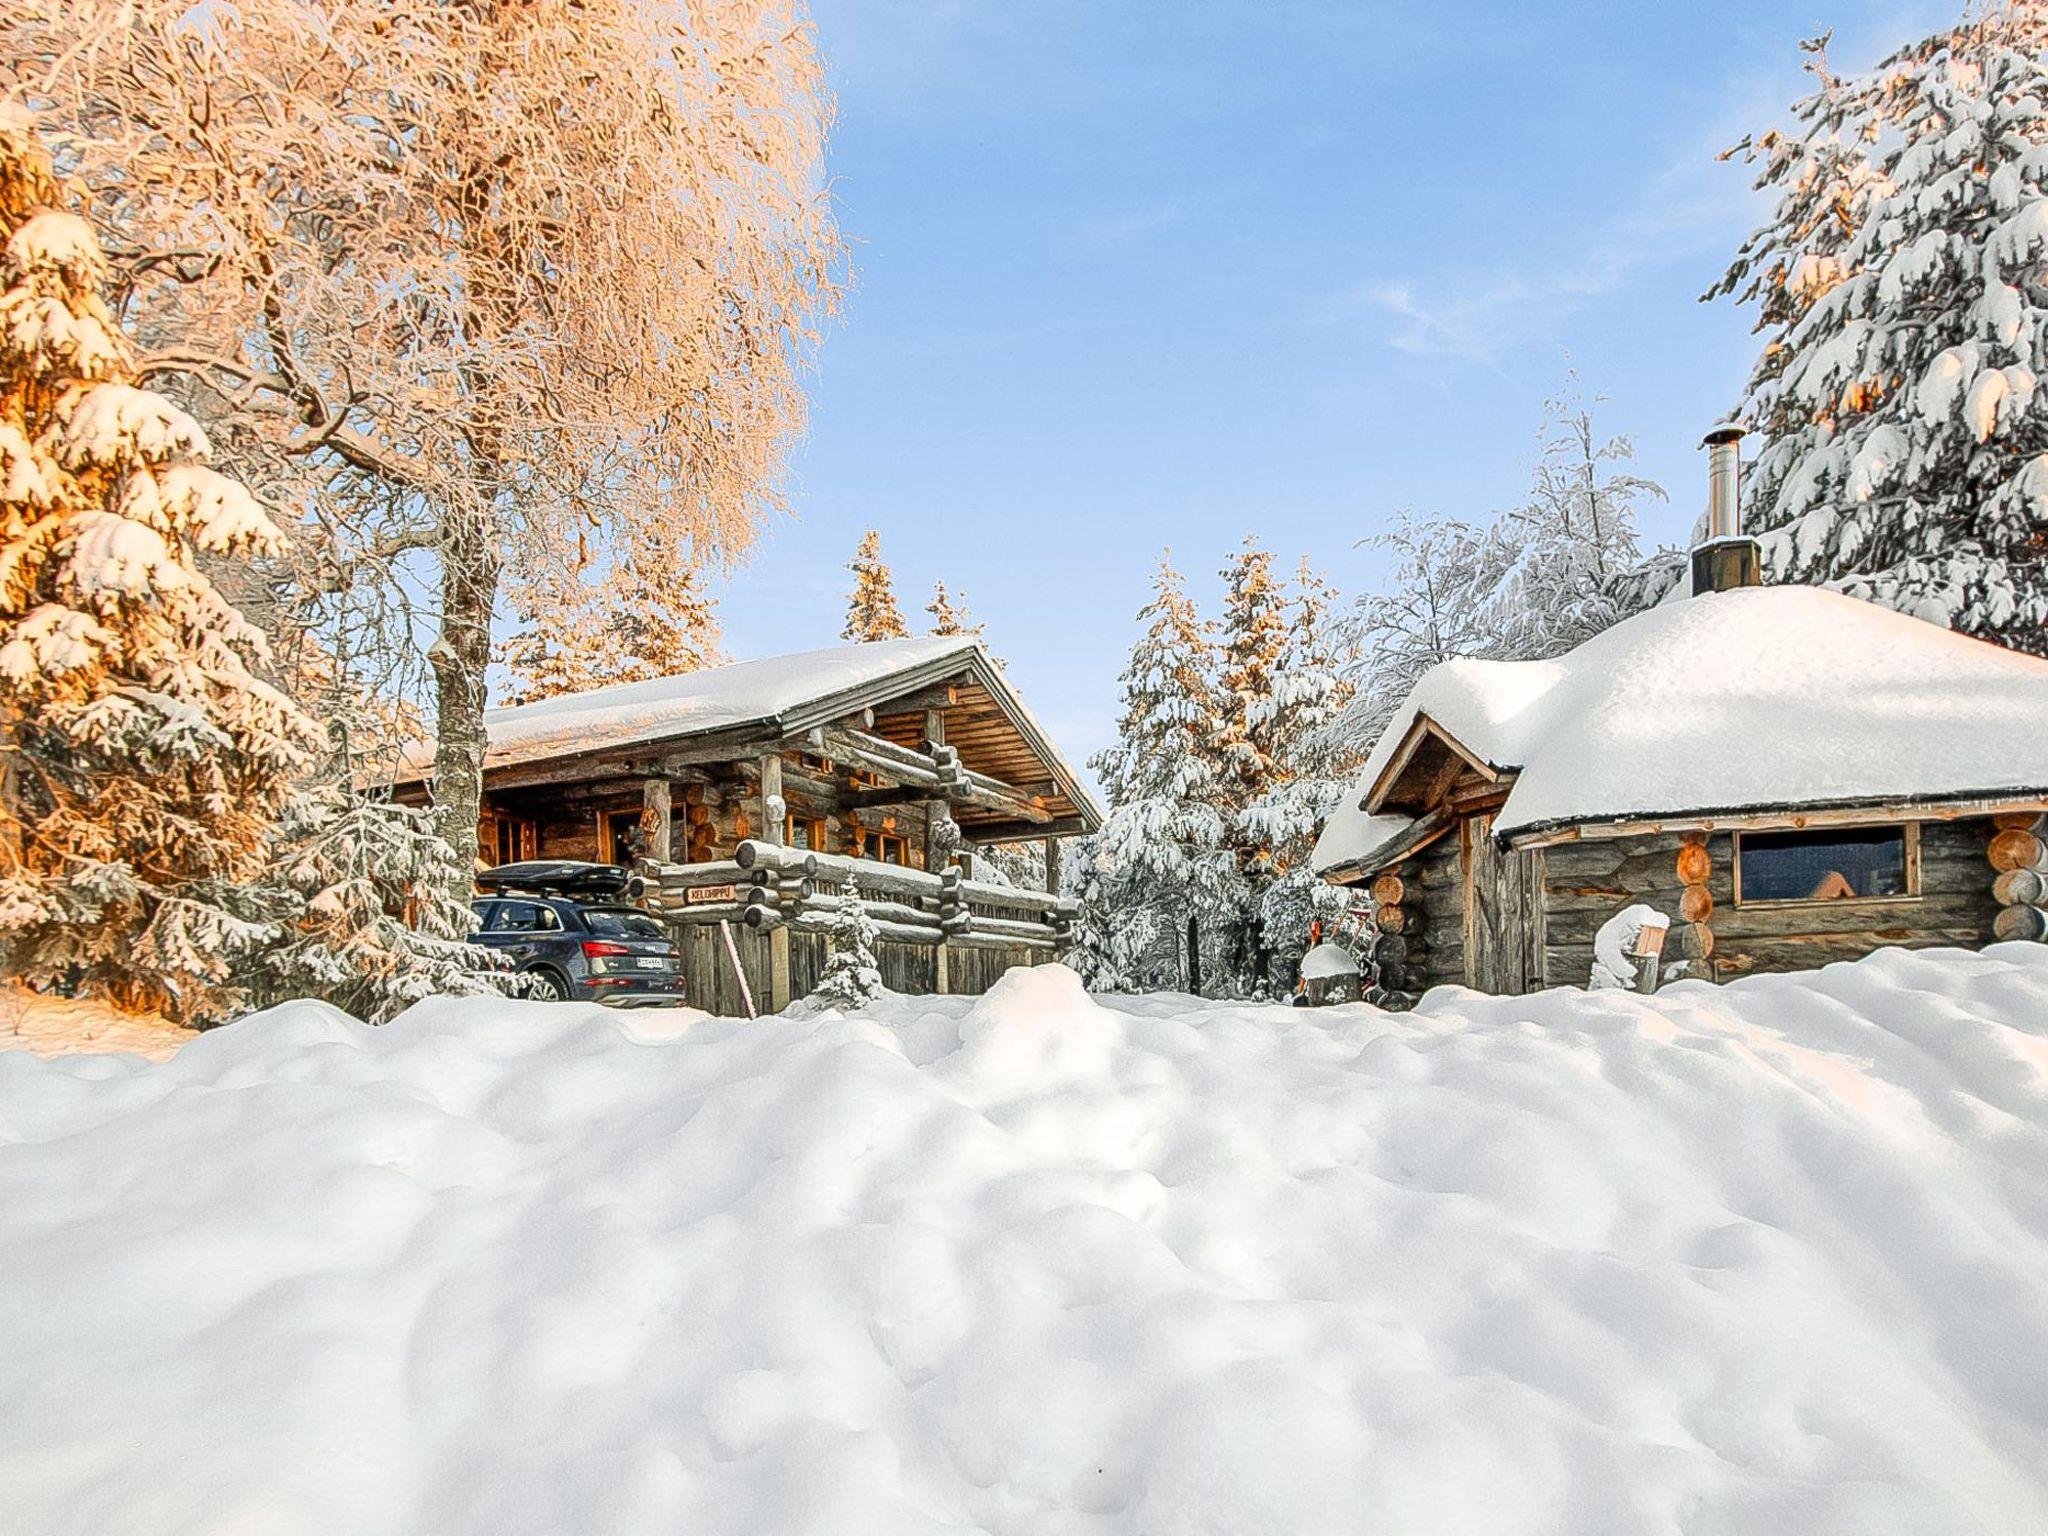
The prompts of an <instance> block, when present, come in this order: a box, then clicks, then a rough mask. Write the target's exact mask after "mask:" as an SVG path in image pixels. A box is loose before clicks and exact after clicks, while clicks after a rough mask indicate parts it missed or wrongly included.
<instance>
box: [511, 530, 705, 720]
mask: <svg viewBox="0 0 2048 1536" xmlns="http://www.w3.org/2000/svg"><path fill="white" fill-rule="evenodd" d="M693 560H694V557H693V554H692V551H691V550H689V549H688V548H687V547H684V548H666V549H665V548H662V547H659V546H658V545H657V544H655V543H653V542H651V541H629V543H628V545H627V547H626V549H625V550H624V552H623V553H622V554H621V555H620V556H619V557H618V558H617V559H616V560H615V561H614V562H613V564H612V565H611V567H610V569H608V570H605V571H603V572H602V573H598V574H595V575H594V576H593V573H592V572H590V571H588V570H587V569H581V568H579V569H571V570H567V571H560V572H556V573H553V574H552V575H547V574H532V573H529V574H528V576H527V577H526V578H525V580H523V581H521V582H519V583H517V584H516V585H515V587H514V595H513V601H514V605H515V606H516V607H517V608H518V609H519V610H520V612H521V613H522V614H523V615H524V616H525V619H526V625H525V627H524V628H523V629H521V630H520V632H519V633H517V634H515V635H513V636H512V638H511V639H509V640H508V641H506V642H505V647H504V655H503V659H504V662H505V665H506V668H507V670H508V671H509V672H510V674H511V677H510V681H511V687H510V689H509V691H508V698H509V701H510V702H511V703H514V704H526V703H530V702H532V701H533V700H535V699H545V698H552V697H554V696H555V695H557V694H564V693H581V692H583V691H585V690H586V689H590V688H602V687H604V686H605V685H606V684H609V683H637V682H644V681H646V680H648V679H650V678H656V677H675V676H678V675H679V674H682V673H685V672H695V671H698V670H700V669H701V668H704V667H710V666H717V665H718V664H719V663H720V662H721V661H723V660H724V656H723V655H722V653H721V651H720V647H719V641H720V628H719V623H718V614H717V609H716V607H715V606H714V604H713V602H712V600H711V598H710V597H708V596H707V595H706V594H705V592H704V590H703V587H702V585H701V584H700V580H699V573H698V571H697V569H696V567H695V565H694V563H693Z"/></svg>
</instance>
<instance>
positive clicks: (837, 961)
mask: <svg viewBox="0 0 2048 1536" xmlns="http://www.w3.org/2000/svg"><path fill="white" fill-rule="evenodd" d="M881 937H882V931H881V929H880V928H878V927H877V926H876V925H875V920H874V918H873V917H871V916H869V914H868V909H867V907H866V905H865V904H864V903H863V902H862V901H861V899H860V882H859V881H858V880H856V879H852V878H850V877H849V878H848V880H847V882H846V885H845V887H844V888H843V889H842V890H841V891H840V893H839V911H838V913H837V915H836V916H835V917H834V918H833V920H832V928H831V931H830V933H829V934H828V935H827V939H828V940H829V942H830V944H831V953H830V954H829V955H828V956H827V957H826V959H825V971H824V974H823V975H822V976H820V977H819V979H818V985H817V987H816V989H815V990H814V991H812V993H811V995H810V1001H811V1002H812V1003H813V1004H814V1005H816V1006H817V1007H820V1008H841V1009H846V1010H848V1011H851V1010H853V1009H856V1008H865V1007H866V1006H867V1005H868V1004H869V1003H872V1002H874V1001H875V1000H876V999H877V998H879V997H880V996H881V995H882V967H881V964H880V962H879V961H877V960H876V959H875V945H876V944H878V943H879V942H881Z"/></svg>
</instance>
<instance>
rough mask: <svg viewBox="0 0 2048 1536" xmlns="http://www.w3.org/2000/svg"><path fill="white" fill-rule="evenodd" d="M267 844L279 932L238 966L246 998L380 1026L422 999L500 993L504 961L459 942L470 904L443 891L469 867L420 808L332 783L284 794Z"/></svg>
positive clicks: (504, 978)
mask: <svg viewBox="0 0 2048 1536" xmlns="http://www.w3.org/2000/svg"><path fill="white" fill-rule="evenodd" d="M273 847H274V850H275V851H274V853H273V856H272V861H271V870H270V879H269V884H270V886H271V887H272V890H273V894H272V896H271V901H272V903H273V907H272V910H273V911H275V913H276V914H277V917H278V919H279V922H280V925H281V930H282V931H281V933H280V935H279V937H278V938H277V939H276V940H275V941H274V942H272V943H270V944H267V945H265V946H264V947H262V948H261V949H259V950H256V951H255V952H253V953H252V954H251V955H250V956H249V957H248V960H247V962H246V963H245V965H244V966H243V967H241V968H240V971H239V973H238V979H240V980H241V981H242V982H243V983H244V985H245V986H246V988H247V990H248V993H249V995H250V998H251V1001H252V1002H254V1003H256V1004H258V1005H263V1004H268V1003H275V1002H282V1001H284V1000H285V999H287V998H293V997H319V998H323V999H325V1000H326V1001H328V1002H330V1003H333V1004H334V1005H335V1006H336V1007H338V1008H341V1009H344V1010H346V1011H347V1012H349V1013H352V1014H354V1015H355V1016H356V1017H357V1018H359V1019H362V1020H364V1021H366V1022H368V1023H371V1024H382V1023H384V1022H385V1021H386V1020H387V1019H390V1018H392V1017H393V1016H394V1015H396V1014H398V1013H401V1012H403V1011H404V1010H405V1009H406V1008H408V1007H410V1006H411V1005H412V1004H414V1003H416V1002H418V1001H420V999H422V998H426V997H434V996H437V995H453V996H458V997H460V996H479V995H483V994H487V993H491V992H496V991H501V990H506V988H507V984H508V983H509V982H510V981H511V978H510V977H509V976H508V975H506V974H505V972H504V961H503V958H502V957H501V956H500V955H498V953H497V952H496V951H495V950H489V949H485V948H482V947H481V946H479V945H474V944H470V943H468V942H466V940H467V938H468V935H469V931H470V929H471V927H472V926H473V925H472V922H471V913H470V908H469V905H468V903H466V902H462V901H457V900H456V899H455V898H454V897H453V896H452V895H451V894H450V892H451V891H452V890H453V889H454V888H455V886H456V885H457V884H459V883H460V880H466V879H467V878H468V877H469V874H470V871H469V869H468V867H467V865H466V864H465V863H464V862H463V861H462V860H460V859H459V858H458V856H457V855H456V853H455V852H454V850H453V849H451V848H450V847H449V846H448V844H447V842H446V841H445V840H443V839H442V837H441V836H440V835H439V833H437V832H436V831H435V829H434V822H433V817H432V816H431V814H430V813H428V812H427V811H425V810H419V809H415V808H413V807H410V806H403V805H397V804H394V803H392V802H391V801H389V800H385V799H381V798H378V797H374V796H367V795H363V794H361V793H358V792H357V791H355V790H354V789H353V788H352V787H351V786H350V785H349V784H348V783H346V782H344V781H340V780H331V781H329V782H327V783H325V784H319V785H313V786H309V787H307V788H305V789H303V790H301V791H300V792H299V793H298V794H297V795H295V796H293V798H292V800H291V801H290V803H289V804H288V805H287V806H286V808H285V813H284V816H283V819H282V820H281V821H280V823H279V825H278V827H277V830H276V834H275V837H274V839H273ZM458 877H459V878H458Z"/></svg>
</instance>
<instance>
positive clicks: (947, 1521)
mask: <svg viewBox="0 0 2048 1536" xmlns="http://www.w3.org/2000/svg"><path fill="white" fill-rule="evenodd" d="M0 1234H4V1237H0V1243H4V1251H5V1262H4V1263H0V1510H5V1511H7V1516H6V1519H5V1522H4V1523H5V1525H6V1526H7V1528H8V1529H9V1530H10V1531H17V1532H22V1533H31V1536H52V1533H67V1532H81V1533H83V1532H92V1533H95V1536H98V1533H141V1532H146V1533H150V1536H169V1533H178V1532H235V1533H238V1536H239V1533H252V1532H261V1533H266V1536H277V1533H298V1532H305V1533H322V1536H325V1533H332V1532H336V1531H347V1532H350V1533H352V1536H371V1533H390V1536H421V1533H467V1532H478V1533H485V1532H488V1533H491V1536H521V1533H542V1532H549V1533H556V1532H559V1533H575V1536H592V1533H602V1532H671V1531H687V1532H690V1533H692V1536H713V1533H720V1532H749V1533H775V1536H794V1533H804V1532H816V1533H821V1536H824V1533H829V1536H851V1533H863V1532H874V1533H885V1532H886V1533H891V1536H897V1533H916V1532H931V1533H937V1532H942V1531H943V1532H954V1533H963V1532H972V1531H982V1532H991V1533H1033V1536H1038V1533H1043V1536H1080V1533H1099V1536H1107V1533H1146V1536H1172V1533H1218V1536H1222V1533H1229V1536H1253V1533H1275V1536H1308V1533H1314V1532H1326V1531H1345V1532H1350V1531H1362V1530H1375V1531H1382V1530H1383V1531H1399V1532H1404V1533H1407V1532H1451V1531H1461V1532H1469V1531H1484V1532H1489V1533H1500V1532H1538V1531H1541V1532H1571V1533H1575V1536H1596V1533H1613V1536H1643V1533H1650V1532H1676V1531H1685V1532H1688V1533H1731V1532H1759V1533H1761V1532H1771V1533H1780V1532H1786V1531H1800V1532H1807V1533H1813V1532H1843V1533H1848V1532H1854V1533H1857V1536H1872V1533H1879V1532H1905V1531H1911V1532H1942V1533H1955V1532H1966V1531H1995V1532H2012V1531H2020V1530H2039V1529H2043V1528H2044V1527H2048V949H2044V948H2041V947H2021V946H2003V947H2000V948H1996V949H1993V950H1990V951H1988V952H1986V953H1984V954H1982V955H1966V954H1961V953H1955V952H1940V953H1920V954H1907V953H1903V952H1898V951H1890V952H1885V953H1882V954H1879V955H1877V956H1874V957H1872V958H1870V959H1868V960H1865V961H1862V962H1859V963H1857V964H1854V965H1840V966H1833V967H1830V968H1829V969H1827V970H1825V971H1822V972H1819V973H1816V974H1812V975H1807V976H1799V977H1759V978H1756V979H1753V980H1748V981H1743V982H1738V983H1736V984H1734V985H1732V986H1729V987H1725V988H1720V989H1714V988H1709V987H1707V986H1704V985H1701V984H1697V983H1684V984H1681V985H1678V986H1676V987H1673V988H1671V989H1669V990H1668V991H1666V992H1664V993H1662V994H1660V995H1658V996H1657V997H1655V998H1641V997H1637V996H1634V995H1631V994H1622V993H1607V994H1601V995H1587V994H1582V993H1575V992H1553V993H1548V994H1545V995H1543V996H1539V997H1534V998H1526V999H1488V998H1481V997H1478V996H1476V995H1474V994H1470V993H1462V992H1457V991H1450V990H1441V991H1438V992H1435V993H1432V994H1431V995H1430V998H1429V999H1428V1001H1427V1002H1426V1004H1425V1006H1424V1007H1423V1008H1422V1009H1421V1010H1420V1011H1419V1012H1417V1013H1415V1014H1413V1015H1409V1016H1405V1017H1390V1016H1387V1015H1383V1014H1380V1013H1378V1012H1376V1011H1374V1010H1372V1009H1370V1008H1366V1007H1354V1008H1349V1009H1343V1010H1330V1011H1328V1012H1317V1013H1309V1012H1303V1011H1291V1010H1286V1009H1277V1008H1254V1007H1230V1006H1224V1005H1217V1004H1206V1003H1200V1002H1196V1001H1193V1000H1190V999H1187V998H1184V997H1152V998H1144V999H1119V1000H1090V999H1089V998H1087V997H1086V996H1084V995H1083V994H1082V993H1081V991H1080V989H1079V987H1078V985H1077V984H1076V982H1075V981H1074V979H1073V977H1072V976H1071V974H1070V973H1068V972H1066V971H1065V970H1063V969H1061V968H1058V967H1047V968H1045V969H1041V970H1037V971H1018V972H1013V973H1011V974H1010V975H1009V976H1008V977H1006V978H1005V979H1004V981H1003V982H1002V984H1001V985H1000V986H999V987H998V988H997V989H996V990H995V991H994V992H992V993H990V994H989V996H988V997H987V998H985V999H982V1000H979V1001H973V1002H970V1001H969V1000H965V999H910V998H894V999H890V1000H888V1001H886V1002H885V1003H884V1004H882V1005H881V1006H879V1007H878V1008H877V1009H875V1010H874V1011H872V1012H871V1013H869V1014H868V1015H866V1016H865V1017H861V1018H855V1019H846V1018H840V1017H837V1016H832V1015H827V1016H824V1017H821V1018H817V1019H810V1020H790V1019H777V1020H766V1021H763V1022H760V1023H757V1024H742V1023H737V1022H730V1021H718V1020H709V1019H706V1018H704V1017H703V1016H702V1015H697V1014H692V1013H688V1012H680V1011H679V1012H675V1013H663V1014H651V1015H641V1016H637V1017H631V1016H629V1017H619V1016H614V1015H610V1014H605V1013H601V1012H599V1011H598V1010H596V1009H594V1008H584V1007H579V1006H574V1005H566V1004H564V1005H544V1004H515V1003H502V1002H500V1003H489V1002H486V1003H479V1002H475V1001H460V1002H457V1001H447V1002H441V1003H435V1004H426V1005H422V1006H419V1007H416V1008H414V1009H413V1010H412V1011H411V1012H409V1013H408V1014H406V1015H405V1016H404V1017H402V1018H401V1019H400V1020H398V1021H397V1022H396V1023H393V1024H391V1025H388V1026H386V1027H385V1028H383V1029H381V1030H372V1029H368V1028H365V1027H363V1026H361V1025H358V1024H356V1023H354V1022H352V1021H350V1020H349V1019H347V1018H345V1017H343V1016H341V1015H339V1014H337V1013H335V1012H333V1011H331V1010H329V1009H325V1008H322V1007H319V1006H316V1005H310V1004H301V1005H294V1006H291V1007H288V1008H283V1009H279V1010H276V1011H273V1012H271V1013H269V1014H265V1015H260V1016H257V1017H254V1018H251V1019H248V1020H246V1021H244V1022H243V1023H240V1024H238V1025H236V1026H234V1027H232V1028H230V1029H226V1030H222V1031H219V1032H217V1033H214V1034H210V1035H206V1036H202V1037H201V1038H199V1039H198V1040H196V1041H195V1042H194V1043H192V1044H191V1045H188V1046H187V1047H185V1049H184V1050H182V1051H181V1052H180V1053H179V1054H178V1055H177V1057H175V1058H174V1059H173V1060H171V1061H169V1062H167V1063H164V1064H160V1065H150V1064H146V1063H143V1062H141V1061H139V1060H133V1059H123V1058H94V1059H69V1060H63V1061H54V1062H44V1061H38V1060H36V1059H34V1058H32V1057H29V1056H26V1055H21V1054H12V1055H0Z"/></svg>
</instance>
